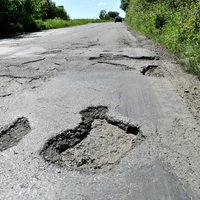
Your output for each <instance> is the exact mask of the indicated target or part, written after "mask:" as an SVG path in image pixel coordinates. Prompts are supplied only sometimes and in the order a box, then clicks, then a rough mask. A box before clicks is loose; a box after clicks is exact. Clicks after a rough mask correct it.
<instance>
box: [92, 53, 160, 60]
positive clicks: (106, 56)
mask: <svg viewBox="0 0 200 200" xmlns="http://www.w3.org/2000/svg"><path fill="white" fill-rule="evenodd" d="M129 59H133V60H159V58H158V57H157V56H135V57H134V56H128V55H122V54H119V55H114V54H112V53H103V54H100V55H99V56H98V57H90V58H89V60H99V61H103V60H129Z"/></svg>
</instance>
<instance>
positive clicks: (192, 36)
mask: <svg viewBox="0 0 200 200" xmlns="http://www.w3.org/2000/svg"><path fill="white" fill-rule="evenodd" d="M172 2H173V3H176V2H177V4H176V5H175V6H174V5H173V6H172V5H171V3H172ZM182 2H183V3H182V4H181V3H180V2H178V0H173V1H171V0H166V1H162V2H161V1H159V0H153V1H152V0H130V3H129V8H128V12H127V15H126V22H127V23H128V24H129V25H130V26H131V27H133V28H135V29H137V30H139V31H141V32H143V33H145V35H146V36H147V37H149V38H151V39H153V40H155V41H157V42H159V43H161V44H163V45H164V46H165V47H167V48H168V49H169V50H170V51H171V52H173V53H175V54H176V55H177V57H178V58H179V60H180V63H181V64H182V66H183V67H184V69H185V70H186V71H188V72H189V73H193V74H196V75H197V76H198V78H199V79H200V12H199V10H200V2H197V3H194V2H193V3H191V2H190V3H189V1H188V2H187V1H186V3H184V0H183V1H182Z"/></svg>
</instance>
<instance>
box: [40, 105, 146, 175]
mask: <svg viewBox="0 0 200 200" xmlns="http://www.w3.org/2000/svg"><path fill="white" fill-rule="evenodd" d="M107 112H108V108H107V107H105V106H98V107H88V108H87V109H85V110H82V111H81V112H80V114H81V115H82V122H81V123H79V125H78V126H77V127H75V128H74V129H69V130H66V131H64V132H62V133H61V134H59V135H57V136H55V137H53V138H51V139H50V140H48V141H47V143H46V144H45V145H44V148H43V150H42V151H41V155H42V156H43V158H44V159H45V160H46V161H49V162H51V163H56V164H59V165H60V166H65V167H67V168H68V169H75V170H83V171H88V172H95V171H97V170H98V171H101V172H104V171H107V170H110V169H111V168H112V166H113V165H114V164H116V163H118V162H119V161H120V159H121V158H122V157H123V156H124V155H125V154H126V153H127V152H128V151H129V150H131V149H132V148H133V147H135V146H136V145H139V144H140V143H141V142H142V141H143V140H144V139H145V136H144V135H143V134H142V132H141V130H140V128H139V127H138V126H134V125H132V124H130V123H125V122H123V121H120V120H115V119H113V118H111V117H109V116H108V115H107V114H106V113H107Z"/></svg>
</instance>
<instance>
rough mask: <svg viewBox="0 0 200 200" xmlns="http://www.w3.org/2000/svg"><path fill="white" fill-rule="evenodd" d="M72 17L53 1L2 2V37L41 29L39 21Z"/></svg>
mask: <svg viewBox="0 0 200 200" xmlns="http://www.w3.org/2000/svg"><path fill="white" fill-rule="evenodd" d="M54 18H61V19H64V20H68V19H69V18H70V17H69V15H68V14H67V12H66V11H65V9H64V7H63V6H56V4H55V2H53V1H52V0H0V36H4V35H7V34H11V33H16V32H23V31H34V30H38V29H40V27H39V23H38V21H39V20H46V19H54Z"/></svg>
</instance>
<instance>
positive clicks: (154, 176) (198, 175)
mask: <svg viewBox="0 0 200 200" xmlns="http://www.w3.org/2000/svg"><path fill="white" fill-rule="evenodd" d="M154 46H156V45H155V44H153V43H152V42H151V41H149V40H147V39H146V38H142V36H141V35H140V34H138V33H133V34H132V33H131V32H130V31H129V30H128V29H127V27H126V26H125V25H124V24H115V23H102V24H88V25H84V26H77V27H73V28H63V29H57V30H49V31H43V32H39V33H31V34H25V35H22V36H21V37H19V38H11V39H3V40H0V59H1V63H0V113H1V115H0V199H11V200H12V199H13V200H15V199H20V200H23V199H24V200H36V199H38V200H40V199H48V200H57V199H59V200H86V199H87V200H94V199H95V200H104V199H106V200H111V199H112V200H113V199H116V200H122V199H129V200H132V199H134V200H160V199H162V200H190V199H194V200H198V199H200V168H199V166H200V159H199V155H200V145H199V144H200V135H199V133H200V125H199V119H200V118H199V116H200V115H199V112H198V109H197V106H198V105H199V104H198V103H196V104H195V106H196V107H194V108H193V107H191V105H190V108H191V109H189V107H188V101H187V100H188V99H189V97H188V96H187V98H186V101H185V99H184V98H183V97H182V96H180V95H179V94H180V91H179V89H177V87H176V86H175V84H174V81H173V80H172V77H174V76H175V75H174V74H172V73H170V71H169V69H168V67H167V66H170V67H172V68H173V67H177V66H176V64H174V60H173V59H172V58H171V57H170V56H168V54H167V53H166V54H165V53H163V51H161V49H159V48H158V47H157V46H156V48H155V49H154V48H152V47H154ZM161 52H162V53H161ZM180 77H181V76H180V73H179V79H181V78H180ZM173 79H175V78H173ZM177 85H178V84H177ZM179 88H181V86H180V85H179ZM195 88H196V89H195V92H196V93H195V94H196V95H193V98H194V97H195V98H198V95H199V94H198V91H199V90H198V86H195ZM184 91H186V90H184ZM189 94H190V92H188V93H186V95H189ZM194 113H195V114H194Z"/></svg>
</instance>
